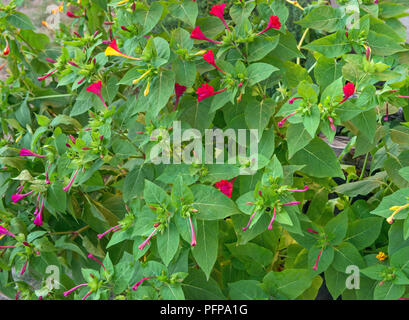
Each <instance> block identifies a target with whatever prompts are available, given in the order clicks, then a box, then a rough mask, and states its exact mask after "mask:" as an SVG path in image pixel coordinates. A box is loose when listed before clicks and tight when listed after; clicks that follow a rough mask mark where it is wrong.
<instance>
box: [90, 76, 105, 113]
mask: <svg viewBox="0 0 409 320" xmlns="http://www.w3.org/2000/svg"><path fill="white" fill-rule="evenodd" d="M101 87H102V81H101V80H99V81H98V82H95V83H93V84H91V85H90V86H88V87H87V89H86V90H87V91H89V92H92V93H95V94H96V95H97V96H98V98H100V99H101V101H102V103H103V104H104V106H105V108H107V109H108V107H107V105H106V103H105V101H104V99H103V98H102V95H101Z"/></svg>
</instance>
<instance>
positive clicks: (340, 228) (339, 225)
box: [324, 210, 348, 246]
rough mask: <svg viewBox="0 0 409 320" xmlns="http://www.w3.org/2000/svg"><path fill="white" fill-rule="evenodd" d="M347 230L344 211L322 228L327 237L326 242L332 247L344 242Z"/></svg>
mask: <svg viewBox="0 0 409 320" xmlns="http://www.w3.org/2000/svg"><path fill="white" fill-rule="evenodd" d="M347 229H348V213H347V211H346V210H344V211H342V212H341V213H339V214H338V215H337V216H336V217H334V218H332V219H331V220H330V221H329V222H328V223H327V224H326V225H325V227H324V230H325V233H326V234H327V235H328V241H329V242H330V243H331V244H332V245H334V246H335V245H337V244H339V243H341V242H342V240H344V238H345V236H346V234H347Z"/></svg>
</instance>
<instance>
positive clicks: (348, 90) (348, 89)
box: [342, 82, 355, 98]
mask: <svg viewBox="0 0 409 320" xmlns="http://www.w3.org/2000/svg"><path fill="white" fill-rule="evenodd" d="M342 90H343V91H344V95H345V97H346V98H349V97H350V96H352V95H353V94H354V92H355V86H354V84H353V83H352V82H348V83H347V84H346V85H345V86H344V87H343V88H342Z"/></svg>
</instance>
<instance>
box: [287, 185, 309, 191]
mask: <svg viewBox="0 0 409 320" xmlns="http://www.w3.org/2000/svg"><path fill="white" fill-rule="evenodd" d="M287 190H288V191H291V192H305V191H307V190H308V186H307V185H306V186H304V189H287Z"/></svg>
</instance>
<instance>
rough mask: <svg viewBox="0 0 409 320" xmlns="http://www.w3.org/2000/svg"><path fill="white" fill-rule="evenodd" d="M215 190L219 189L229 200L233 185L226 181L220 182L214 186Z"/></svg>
mask: <svg viewBox="0 0 409 320" xmlns="http://www.w3.org/2000/svg"><path fill="white" fill-rule="evenodd" d="M215 186H216V188H217V189H219V190H220V191H221V192H222V193H224V194H225V195H226V196H228V197H229V198H231V194H232V192H233V183H231V182H229V181H227V180H220V181H219V182H217V183H216V184H215Z"/></svg>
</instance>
